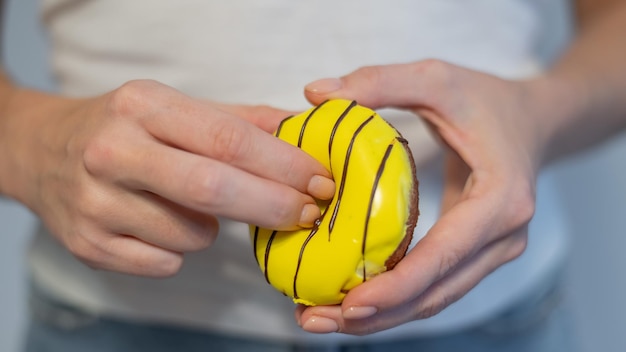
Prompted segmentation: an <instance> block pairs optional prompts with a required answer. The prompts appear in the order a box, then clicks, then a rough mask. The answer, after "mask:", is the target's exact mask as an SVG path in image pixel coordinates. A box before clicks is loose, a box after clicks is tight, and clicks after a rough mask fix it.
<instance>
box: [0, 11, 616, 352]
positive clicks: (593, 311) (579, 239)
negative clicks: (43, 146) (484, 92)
mask: <svg viewBox="0 0 626 352" xmlns="http://www.w3.org/2000/svg"><path fill="white" fill-rule="evenodd" d="M6 2H8V5H9V8H8V9H7V10H8V11H7V13H5V15H7V19H6V21H5V24H6V25H7V27H8V28H7V29H6V32H5V44H4V48H5V49H4V50H5V55H4V62H5V64H6V66H7V67H8V68H9V70H10V72H11V73H13V74H14V77H16V78H17V79H18V81H19V82H20V83H22V84H25V85H28V86H30V87H36V88H41V89H45V90H50V89H52V87H53V84H52V81H51V79H50V77H49V73H48V71H47V70H46V46H45V40H44V38H43V37H42V34H41V31H40V27H39V22H38V13H37V1H36V0H11V1H6ZM557 3H559V1H553V2H551V4H557ZM546 6H547V8H546V9H545V12H544V13H545V14H546V15H548V16H549V15H550V14H551V12H550V11H549V10H550V7H551V6H552V5H546ZM552 23H553V25H554V28H550V29H549V31H548V33H552V34H553V36H554V38H555V40H559V39H560V38H562V34H563V32H562V27H561V26H560V25H561V24H562V23H563V22H562V21H561V19H559V18H555V19H554V20H553V21H552ZM550 54H551V53H550V51H549V50H545V55H546V56H549V55H550ZM557 168H558V172H559V173H561V174H562V176H563V180H564V182H563V183H561V184H560V185H559V187H561V188H562V190H563V194H564V196H563V197H564V200H565V204H566V209H565V210H566V213H567V214H568V215H569V216H570V218H571V223H572V225H573V226H572V228H573V229H574V232H573V233H572V236H573V243H572V259H571V260H570V262H569V266H568V276H567V288H568V290H567V295H568V296H567V299H568V301H569V302H570V303H571V304H572V309H573V316H574V319H575V321H574V323H575V325H576V326H577V328H578V335H579V336H578V338H579V339H580V343H581V344H582V350H583V351H589V352H595V351H604V352H609V351H616V352H618V351H619V352H623V351H626V302H625V300H626V299H625V297H626V275H624V269H625V268H626V255H624V249H625V248H626V236H625V235H626V135H625V134H622V136H621V137H620V138H616V139H614V140H612V141H611V142H609V143H607V144H605V145H603V146H601V147H599V148H596V149H594V150H593V151H590V152H588V153H585V154H583V155H580V156H578V157H576V159H570V160H566V161H564V162H561V163H560V164H559V165H557ZM33 221H34V218H33V216H32V215H31V214H30V213H29V212H28V211H27V210H25V209H23V208H22V207H20V206H19V205H17V204H15V203H12V202H10V201H9V200H7V199H3V198H0V240H2V241H3V244H2V245H1V246H0V280H1V282H2V284H0V287H1V289H0V351H3V352H14V351H18V350H19V344H20V339H21V334H22V331H23V329H24V327H25V324H26V321H27V319H26V315H27V308H26V296H25V294H26V287H25V283H26V280H25V268H24V263H23V258H24V255H23V253H24V250H25V249H26V246H27V243H28V240H29V238H30V230H31V228H32V223H33Z"/></svg>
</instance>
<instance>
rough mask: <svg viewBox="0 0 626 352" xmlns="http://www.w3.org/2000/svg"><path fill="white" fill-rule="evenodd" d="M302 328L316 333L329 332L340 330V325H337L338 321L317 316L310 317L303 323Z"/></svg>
mask: <svg viewBox="0 0 626 352" xmlns="http://www.w3.org/2000/svg"><path fill="white" fill-rule="evenodd" d="M302 328H303V329H304V330H306V331H308V332H312V333H316V334H328V333H331V332H337V331H339V325H337V322H336V321H334V320H332V319H328V318H324V317H317V316H312V317H310V318H309V319H308V320H307V321H305V322H304V324H302Z"/></svg>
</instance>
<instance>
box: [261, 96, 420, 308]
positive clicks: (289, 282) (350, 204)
mask: <svg viewBox="0 0 626 352" xmlns="http://www.w3.org/2000/svg"><path fill="white" fill-rule="evenodd" d="M275 135H276V136H277V137H278V138H280V139H282V140H284V141H287V142H288V143H290V144H292V145H295V146H298V147H299V148H301V149H303V150H304V151H306V152H307V153H309V154H310V155H312V156H313V157H315V158H316V159H317V160H318V161H320V162H321V163H322V164H323V165H324V166H325V167H326V168H327V169H328V170H330V172H331V174H332V176H333V179H334V181H335V184H336V191H335V195H334V197H333V199H332V200H331V201H326V202H318V205H319V206H320V210H321V214H322V216H321V217H320V219H318V221H316V223H315V226H314V227H313V228H312V229H301V230H296V231H274V230H271V229H264V228H259V227H256V226H251V227H250V236H251V240H252V244H253V247H254V254H255V258H256V260H257V263H258V265H259V267H260V268H261V270H262V272H263V274H264V275H265V279H266V280H267V282H269V283H270V284H271V285H272V286H274V287H275V288H276V289H277V290H279V291H280V292H282V293H283V294H285V295H286V296H289V297H292V298H293V300H294V302H296V303H301V304H305V305H331V304H338V303H341V301H342V300H343V298H344V297H345V295H346V293H347V292H348V291H349V290H350V289H352V288H354V287H355V286H357V285H359V284H361V283H363V282H365V281H366V280H368V279H370V278H372V277H373V276H375V275H377V274H380V273H382V272H384V271H386V270H389V269H391V268H392V267H393V266H394V265H395V263H396V262H397V261H398V260H399V259H400V258H402V257H403V256H404V254H405V253H406V250H407V247H408V245H409V242H410V239H411V236H412V233H413V229H414V227H415V223H416V221H417V215H418V214H417V213H418V211H417V202H418V199H417V198H418V196H417V179H416V178H415V166H414V163H413V159H412V156H411V153H410V152H409V150H408V147H407V141H406V140H405V139H404V138H402V136H400V134H399V133H398V132H397V131H396V130H395V129H394V128H393V127H392V126H391V125H389V124H388V123H387V122H386V121H385V120H383V119H382V118H381V117H380V116H379V115H378V114H377V113H376V112H374V111H373V110H370V109H368V108H366V107H363V106H360V105H358V104H357V103H356V102H353V101H348V100H329V101H326V102H324V103H322V104H321V105H319V106H317V107H314V108H312V109H310V110H308V111H305V112H304V113H302V114H299V115H296V116H291V117H288V118H287V119H285V120H283V121H282V123H281V124H280V126H279V127H278V129H277V131H276V133H275Z"/></svg>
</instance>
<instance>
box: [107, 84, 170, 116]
mask: <svg viewBox="0 0 626 352" xmlns="http://www.w3.org/2000/svg"><path fill="white" fill-rule="evenodd" d="M161 86H162V85H161V84H160V83H158V82H157V81H153V80H132V81H128V82H126V83H124V84H123V85H121V86H120V87H119V88H117V89H116V90H114V91H113V92H111V93H110V95H109V99H108V101H107V105H106V107H107V111H108V112H109V116H113V117H115V116H119V117H126V118H128V117H133V116H137V115H138V114H141V112H143V111H146V110H149V109H150V102H151V101H152V99H150V97H153V96H154V95H155V94H156V93H157V92H158V91H159V90H160V88H161Z"/></svg>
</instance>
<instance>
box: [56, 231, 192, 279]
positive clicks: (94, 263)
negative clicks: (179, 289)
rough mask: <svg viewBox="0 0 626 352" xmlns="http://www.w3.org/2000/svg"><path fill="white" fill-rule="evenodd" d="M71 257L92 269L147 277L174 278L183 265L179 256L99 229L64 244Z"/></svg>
mask: <svg viewBox="0 0 626 352" xmlns="http://www.w3.org/2000/svg"><path fill="white" fill-rule="evenodd" d="M65 244H66V246H67V248H68V249H69V250H70V252H71V253H72V254H74V256H76V257H77V258H78V259H80V260H81V261H82V262H84V263H85V264H87V265H89V266H90V267H92V268H94V269H99V270H108V271H114V272H120V273H125V274H131V275H140V276H147V277H168V276H172V275H174V274H176V273H177V272H178V271H179V270H180V268H181V266H182V263H183V255H182V254H181V253H178V252H175V251H171V250H168V249H165V248H162V247H159V246H154V245H152V244H149V243H146V242H143V241H141V240H139V239H137V238H135V237H132V236H125V235H118V234H111V233H107V232H103V231H102V230H99V229H93V230H92V231H88V232H84V233H82V234H81V235H80V236H73V237H72V239H71V241H68V240H67V238H66V240H65Z"/></svg>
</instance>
